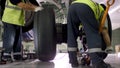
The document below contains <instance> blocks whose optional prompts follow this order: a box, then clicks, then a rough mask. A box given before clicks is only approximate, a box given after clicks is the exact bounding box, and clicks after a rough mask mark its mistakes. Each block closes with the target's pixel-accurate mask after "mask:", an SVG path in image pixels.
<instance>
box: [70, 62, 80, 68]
mask: <svg viewBox="0 0 120 68" xmlns="http://www.w3.org/2000/svg"><path fill="white" fill-rule="evenodd" d="M71 66H72V67H73V68H75V67H78V66H79V64H78V63H72V64H71Z"/></svg>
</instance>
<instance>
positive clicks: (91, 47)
mask: <svg viewBox="0 0 120 68" xmlns="http://www.w3.org/2000/svg"><path fill="white" fill-rule="evenodd" d="M103 12H104V8H103V7H102V6H101V5H100V4H98V3H96V2H94V1H92V0H75V1H73V2H72V4H71V5H70V7H69V10H68V17H67V23H68V24H67V29H68V35H67V36H68V39H67V43H68V54H69V59H70V60H69V62H70V63H71V65H72V67H78V66H79V63H78V61H77V47H78V44H77V41H76V39H77V37H78V35H79V26H80V24H81V23H82V25H83V27H84V31H85V34H86V40H87V45H88V52H89V55H90V58H91V61H92V66H93V68H111V66H110V65H109V64H106V63H105V62H104V59H105V58H106V57H107V53H106V52H105V49H106V44H105V42H104V40H103V39H102V35H101V34H100V33H99V24H100V20H99V19H100V17H101V15H102V13H103Z"/></svg>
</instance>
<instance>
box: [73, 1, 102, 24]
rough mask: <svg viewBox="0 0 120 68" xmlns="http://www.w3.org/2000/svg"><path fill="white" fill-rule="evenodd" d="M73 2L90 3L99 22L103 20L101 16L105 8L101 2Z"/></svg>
mask: <svg viewBox="0 0 120 68" xmlns="http://www.w3.org/2000/svg"><path fill="white" fill-rule="evenodd" d="M73 3H83V4H86V5H88V6H89V7H90V8H91V9H92V10H93V12H94V15H95V17H96V19H97V20H98V21H99V22H100V21H101V16H102V15H103V12H104V8H103V7H102V6H101V5H100V4H97V3H95V2H93V1H92V0H76V1H73V2H72V4H73Z"/></svg>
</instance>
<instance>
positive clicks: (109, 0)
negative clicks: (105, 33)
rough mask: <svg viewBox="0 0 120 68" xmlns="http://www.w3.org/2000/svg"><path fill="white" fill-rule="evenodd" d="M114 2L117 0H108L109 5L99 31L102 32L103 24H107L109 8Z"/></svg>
mask: <svg viewBox="0 0 120 68" xmlns="http://www.w3.org/2000/svg"><path fill="white" fill-rule="evenodd" d="M114 2H115V0H112V2H111V0H107V7H106V10H105V12H104V15H103V17H102V21H101V23H100V27H99V32H100V33H101V32H102V29H103V26H104V24H105V20H106V18H107V14H108V10H109V8H110V6H112V5H113V4H114Z"/></svg>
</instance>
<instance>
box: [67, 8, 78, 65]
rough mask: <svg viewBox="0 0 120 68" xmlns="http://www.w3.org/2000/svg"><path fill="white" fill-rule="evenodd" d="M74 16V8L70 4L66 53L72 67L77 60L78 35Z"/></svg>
mask: <svg viewBox="0 0 120 68" xmlns="http://www.w3.org/2000/svg"><path fill="white" fill-rule="evenodd" d="M75 21H76V16H75V15H74V10H73V8H72V6H71V7H70V8H69V12H68V17H67V44H68V54H69V62H70V63H71V65H72V67H77V66H78V61H77V49H78V44H77V37H78V35H79V23H76V22H75Z"/></svg>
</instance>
